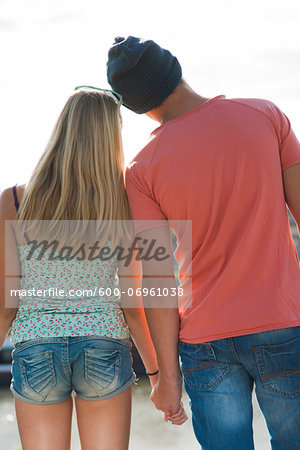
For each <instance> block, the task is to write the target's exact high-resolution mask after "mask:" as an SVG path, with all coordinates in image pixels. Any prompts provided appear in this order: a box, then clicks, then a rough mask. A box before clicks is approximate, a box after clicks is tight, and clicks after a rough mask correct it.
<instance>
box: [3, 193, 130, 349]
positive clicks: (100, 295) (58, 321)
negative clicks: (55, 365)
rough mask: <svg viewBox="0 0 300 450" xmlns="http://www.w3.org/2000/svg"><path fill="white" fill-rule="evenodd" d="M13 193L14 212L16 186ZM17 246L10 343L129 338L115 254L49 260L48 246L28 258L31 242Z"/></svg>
mask: <svg viewBox="0 0 300 450" xmlns="http://www.w3.org/2000/svg"><path fill="white" fill-rule="evenodd" d="M13 194H14V199H15V206H16V209H17V211H18V208H19V202H18V198H17V192H16V187H15V186H14V188H13ZM25 237H26V236H25ZM26 239H27V240H28V236H27V237H26ZM18 250H19V259H20V270H21V289H20V292H21V296H20V302H19V308H18V311H17V314H16V318H15V320H14V321H13V323H12V328H11V335H12V342H13V344H16V343H17V342H22V341H26V340H28V339H34V338H40V337H66V336H105V337H110V338H114V339H129V330H128V327H127V324H126V322H125V319H124V315H123V311H122V309H121V307H120V295H119V292H120V289H119V284H118V274H117V273H118V264H117V259H116V257H112V258H111V259H109V260H106V261H102V260H100V259H94V260H91V261H90V260H87V259H86V260H82V261H80V260H78V259H72V260H69V261H67V262H66V261H61V260H59V259H56V260H51V262H49V252H50V251H51V250H50V249H46V250H45V252H44V254H43V256H42V257H39V253H36V254H33V255H32V256H31V257H30V258H28V252H29V251H30V250H31V247H30V246H28V245H27V244H23V245H18Z"/></svg>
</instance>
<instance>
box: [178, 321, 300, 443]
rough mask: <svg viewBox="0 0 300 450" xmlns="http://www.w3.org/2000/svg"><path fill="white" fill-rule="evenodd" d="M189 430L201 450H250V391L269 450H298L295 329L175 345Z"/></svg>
mask: <svg viewBox="0 0 300 450" xmlns="http://www.w3.org/2000/svg"><path fill="white" fill-rule="evenodd" d="M179 354H180V359H181V370H182V373H183V377H184V385H185V388H186V391H187V394H188V395H189V397H190V405H191V410H192V420H193V427H194V432H195V435H196V438H197V439H198V441H199V443H200V444H201V446H202V449H203V450H217V449H218V450H229V449H230V450H253V449H254V444H253V431H252V417H253V412H252V390H253V384H254V383H255V392H256V396H257V400H258V403H259V406H260V408H261V410H262V413H263V415H264V417H265V419H266V423H267V426H268V429H269V432H270V435H271V444H272V449H274V450H299V449H300V327H299V326H298V327H292V328H284V329H281V330H273V331H265V332H263V333H255V334H248V335H246V336H238V337H233V338H226V339H220V340H216V341H211V342H208V343H202V344H187V343H185V342H180V343H179Z"/></svg>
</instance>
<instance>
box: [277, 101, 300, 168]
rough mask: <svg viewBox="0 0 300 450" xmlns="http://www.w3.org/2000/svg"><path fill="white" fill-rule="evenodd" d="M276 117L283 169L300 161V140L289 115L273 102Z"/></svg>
mask: <svg viewBox="0 0 300 450" xmlns="http://www.w3.org/2000/svg"><path fill="white" fill-rule="evenodd" d="M272 107H273V111H274V113H275V119H276V132H277V136H278V140H279V150H280V158H281V167H282V170H285V169H287V168H288V167H291V166H294V165H295V164H299V163H300V142H299V141H298V139H297V137H296V135H295V133H294V132H293V130H292V127H291V124H290V121H289V119H288V118H287V116H286V115H285V114H284V113H283V112H282V111H281V110H280V109H279V108H278V107H277V106H276V105H274V104H272Z"/></svg>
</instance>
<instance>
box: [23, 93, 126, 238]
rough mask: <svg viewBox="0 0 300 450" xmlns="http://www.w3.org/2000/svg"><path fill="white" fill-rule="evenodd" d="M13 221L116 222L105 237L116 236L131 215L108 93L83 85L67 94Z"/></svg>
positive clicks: (116, 121) (116, 124)
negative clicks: (17, 215)
mask: <svg viewBox="0 0 300 450" xmlns="http://www.w3.org/2000/svg"><path fill="white" fill-rule="evenodd" d="M19 219H20V220H21V221H28V220H51V221H52V220H53V221H58V220H59V221H62V220H63V221H65V220H76V221H99V220H100V221H118V222H112V225H111V226H110V227H109V230H108V231H107V233H106V234H107V235H106V236H105V238H107V237H108V235H109V234H110V237H112V238H113V240H116V239H117V240H119V239H120V238H121V237H122V233H124V231H125V230H124V223H123V222H120V221H126V220H130V219H131V213H130V209H129V205H128V199H127V196H126V191H125V185H124V155H123V148H122V139H121V122H120V114H119V108H118V105H117V103H116V101H115V99H114V98H113V96H112V95H111V94H110V93H109V92H102V91H97V90H94V89H87V88H85V89H81V90H78V91H76V92H75V93H74V94H73V95H71V96H70V97H69V98H68V100H67V102H66V104H65V106H64V108H63V110H62V112H61V114H60V116H59V118H58V120H57V122H56V125H55V127H54V130H53V132H52V135H51V137H50V140H49V142H48V145H47V147H46V149H45V151H44V153H43V154H42V156H41V158H40V160H39V162H38V164H37V166H36V167H35V169H34V171H33V174H32V176H31V178H30V180H29V183H28V184H27V186H26V189H25V192H24V195H23V198H22V201H21V203H20V210H19ZM113 224H115V225H113ZM125 228H126V226H125Z"/></svg>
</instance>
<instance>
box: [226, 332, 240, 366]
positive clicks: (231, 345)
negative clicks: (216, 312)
mask: <svg viewBox="0 0 300 450" xmlns="http://www.w3.org/2000/svg"><path fill="white" fill-rule="evenodd" d="M228 342H229V347H230V350H231V353H232V354H233V356H234V357H235V358H236V359H237V360H238V361H239V362H241V360H240V358H239V356H238V354H237V351H236V348H235V346H234V342H233V339H232V338H231V337H230V338H228Z"/></svg>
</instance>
